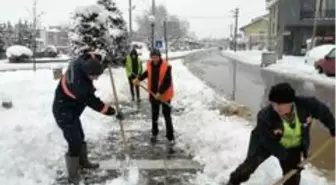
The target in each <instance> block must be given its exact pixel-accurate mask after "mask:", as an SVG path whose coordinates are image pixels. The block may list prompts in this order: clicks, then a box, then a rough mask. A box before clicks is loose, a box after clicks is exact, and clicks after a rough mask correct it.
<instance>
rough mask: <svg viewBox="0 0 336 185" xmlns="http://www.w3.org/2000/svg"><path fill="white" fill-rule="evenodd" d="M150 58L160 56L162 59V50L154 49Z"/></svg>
mask: <svg viewBox="0 0 336 185" xmlns="http://www.w3.org/2000/svg"><path fill="white" fill-rule="evenodd" d="M150 56H151V57H152V56H159V57H161V52H160V50H158V49H153V50H152V51H151V53H150Z"/></svg>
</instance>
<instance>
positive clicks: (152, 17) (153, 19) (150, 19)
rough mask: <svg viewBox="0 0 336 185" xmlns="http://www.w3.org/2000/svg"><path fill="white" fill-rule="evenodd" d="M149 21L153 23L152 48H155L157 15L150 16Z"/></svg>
mask: <svg viewBox="0 0 336 185" xmlns="http://www.w3.org/2000/svg"><path fill="white" fill-rule="evenodd" d="M148 19H149V22H150V23H151V27H152V49H154V35H155V16H154V15H150V16H149V17H148Z"/></svg>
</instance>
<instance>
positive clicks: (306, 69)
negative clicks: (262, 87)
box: [222, 45, 335, 87]
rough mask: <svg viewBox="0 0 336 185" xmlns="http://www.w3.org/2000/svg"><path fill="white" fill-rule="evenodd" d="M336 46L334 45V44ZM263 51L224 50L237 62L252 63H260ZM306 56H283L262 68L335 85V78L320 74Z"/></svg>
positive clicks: (224, 53)
mask: <svg viewBox="0 0 336 185" xmlns="http://www.w3.org/2000/svg"><path fill="white" fill-rule="evenodd" d="M332 46H333V47H335V46H334V45H332ZM332 46H331V45H329V46H325V47H322V49H317V50H315V51H313V52H312V53H311V56H319V55H321V54H322V53H324V52H325V51H326V49H327V48H331V47H332ZM262 53H263V51H237V52H234V51H223V52H222V54H223V55H224V56H225V57H229V58H231V59H233V60H235V61H237V62H243V63H247V64H251V65H260V64H261V56H262ZM305 60H306V58H305V57H296V56H283V59H281V60H277V62H276V63H275V64H272V65H269V66H267V67H266V68H262V70H268V71H272V72H274V73H277V74H279V75H284V76H289V77H292V78H294V79H299V80H302V81H311V82H313V83H316V84H321V85H324V86H327V87H335V79H334V78H330V77H327V76H326V75H324V74H318V72H317V71H316V69H315V68H314V66H313V65H311V64H307V63H306V62H305Z"/></svg>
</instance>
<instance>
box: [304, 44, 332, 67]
mask: <svg viewBox="0 0 336 185" xmlns="http://www.w3.org/2000/svg"><path fill="white" fill-rule="evenodd" d="M334 48H335V45H334V44H324V45H320V46H317V47H314V48H312V49H311V50H309V51H307V53H306V55H305V57H304V60H305V63H306V64H309V65H312V66H313V65H314V64H315V62H316V61H318V60H319V59H321V58H324V56H326V55H327V54H328V53H330V51H331V50H332V49H334Z"/></svg>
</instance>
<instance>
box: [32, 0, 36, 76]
mask: <svg viewBox="0 0 336 185" xmlns="http://www.w3.org/2000/svg"><path fill="white" fill-rule="evenodd" d="M33 16H34V17H33V37H32V38H33V70H34V71H36V59H35V54H36V34H37V33H36V32H37V31H36V30H37V25H36V24H37V15H36V0H34V4H33Z"/></svg>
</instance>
